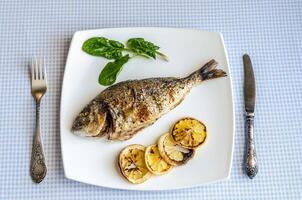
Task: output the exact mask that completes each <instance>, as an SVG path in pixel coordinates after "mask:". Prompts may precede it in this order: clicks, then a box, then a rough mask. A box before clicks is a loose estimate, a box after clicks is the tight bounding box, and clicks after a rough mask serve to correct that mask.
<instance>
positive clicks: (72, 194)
mask: <svg viewBox="0 0 302 200" xmlns="http://www.w3.org/2000/svg"><path fill="white" fill-rule="evenodd" d="M139 26H152V27H179V28H193V29H202V30H210V31H220V32H222V33H223V36H224V40H225V45H226V49H227V51H228V56H229V61H230V67H231V73H232V78H233V90H234V99H235V112H236V135H235V146H234V157H233V166H232V174H231V178H230V180H227V181H223V182H219V183H215V184H210V185H206V186H202V187H196V188H191V189H184V190H176V191H163V192H137V191H123V190H113V189H107V188H100V187H96V186H91V185H86V184H83V183H78V182H75V181H71V180H67V179H65V178H64V174H63V166H62V160H61V152H60V131H59V105H60V92H61V84H62V78H63V72H64V65H65V59H66V55H67V52H68V47H69V44H70V39H71V37H72V34H73V33H74V32H75V31H78V30H83V29H96V28H106V27H139ZM0 44H1V48H0V143H1V145H0V199H1V200H11V199H13V200H19V199H20V200H21V199H22V200H29V199H31V200H33V199H45V200H50V199H55V200H61V199H62V200H63V199H64V200H69V199H70V200H78V199H89V200H95V199H106V200H111V199H123V200H128V199H129V200H130V199H131V200H151V199H173V200H181V199H190V200H197V199H207V200H210V199H215V200H217V199H230V200H235V199H238V200H243V199H257V200H259V199H275V200H277V199H280V200H281V199H282V200H285V199H286V200H291V199H296V200H298V199H302V194H301V193H302V164H301V163H302V161H301V160H302V156H301V154H302V131H301V129H302V59H301V58H302V1H299V0H295V1H294V0H293V1H282V0H280V1H236V0H230V1H220V2H219V1H200V0H187V1H181V0H174V1H172V0H153V1H151V0H124V1H123V0H116V1H113V0H88V1H80V0H79V1H75V0H74V1H72V0H60V1H55V0H53V1H34V0H26V1H21V0H1V2H0ZM244 53H249V54H250V56H251V58H252V61H253V65H254V72H255V74H256V83H257V105H256V118H255V134H256V144H257V153H258V159H259V165H260V169H259V173H258V175H257V177H256V178H255V179H254V180H252V181H251V180H249V179H248V178H247V177H246V176H245V173H244V170H243V165H242V164H243V157H244V146H245V145H244V141H245V137H244V118H243V113H244V107H243V90H242V89H243V87H242V86H243V65H242V55H243V54H244ZM41 55H43V56H45V58H46V63H47V67H48V69H47V71H48V77H49V78H48V82H49V89H48V92H47V94H46V96H45V97H44V99H43V104H42V119H43V121H42V125H41V126H42V136H43V143H44V151H45V154H46V159H47V166H48V174H47V177H46V180H44V182H42V183H41V184H39V185H36V184H34V183H33V182H32V181H31V179H30V176H29V160H30V154H31V144H32V139H33V132H34V122H35V104H34V101H33V98H32V96H31V95H30V82H29V76H28V64H29V61H30V60H31V58H32V57H33V56H41Z"/></svg>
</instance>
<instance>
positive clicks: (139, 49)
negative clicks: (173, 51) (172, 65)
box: [127, 38, 168, 60]
mask: <svg viewBox="0 0 302 200" xmlns="http://www.w3.org/2000/svg"><path fill="white" fill-rule="evenodd" d="M127 47H128V49H129V50H130V51H132V52H134V53H136V54H138V55H141V56H147V57H151V58H154V59H156V54H158V55H159V56H161V57H162V58H163V59H164V60H168V58H167V56H166V55H164V54H163V53H161V52H159V51H158V50H159V46H156V45H155V44H153V43H152V42H149V41H146V40H145V39H144V38H131V39H129V40H128V41H127Z"/></svg>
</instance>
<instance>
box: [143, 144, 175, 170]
mask: <svg viewBox="0 0 302 200" xmlns="http://www.w3.org/2000/svg"><path fill="white" fill-rule="evenodd" d="M145 162H146V166H147V168H148V170H149V171H150V172H151V173H152V174H156V175H161V174H166V173H168V172H169V171H170V170H171V169H172V165H170V164H169V163H167V162H166V161H165V160H164V159H163V157H162V156H161V155H160V154H159V150H158V147H157V145H156V144H154V145H150V146H148V147H147V149H146V152H145Z"/></svg>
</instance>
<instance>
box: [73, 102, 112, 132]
mask: <svg viewBox="0 0 302 200" xmlns="http://www.w3.org/2000/svg"><path fill="white" fill-rule="evenodd" d="M107 126H108V123H107V112H106V111H105V110H104V109H103V107H102V105H97V103H91V104H89V105H87V106H86V107H85V108H84V109H83V110H82V111H81V112H80V113H79V114H78V116H77V117H76V118H75V120H74V122H73V125H72V128H71V130H72V132H73V133H74V134H76V135H81V136H87V137H95V136H101V135H103V134H104V133H105V132H106V127H107Z"/></svg>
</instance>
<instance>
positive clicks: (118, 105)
mask: <svg viewBox="0 0 302 200" xmlns="http://www.w3.org/2000/svg"><path fill="white" fill-rule="evenodd" d="M216 66H217V62H216V61H215V60H210V61H209V62H208V63H206V64H205V65H204V66H203V67H201V68H200V69H199V70H197V71H195V72H193V73H192V74H190V75H189V76H187V77H185V78H174V77H167V78H148V79H143V80H129V81H124V82H120V83H117V84H115V85H113V86H110V87H108V88H106V89H105V90H104V91H102V92H101V93H100V94H99V95H98V96H97V97H96V98H94V99H93V100H92V101H91V102H90V103H89V104H88V105H87V106H86V107H85V108H84V109H83V110H82V111H81V112H80V113H79V114H78V116H77V117H76V119H75V120H74V122H73V125H72V132H73V133H74V134H76V135H82V136H90V137H96V136H103V135H107V136H108V139H109V140H128V139H130V138H132V137H133V136H134V135H135V134H136V133H137V132H138V131H139V130H141V129H143V128H145V127H148V126H150V125H151V124H153V123H154V122H155V121H156V120H157V119H159V118H160V117H161V116H163V115H164V114H166V113H168V112H169V111H170V110H172V109H173V108H175V107H176V106H177V105H178V104H180V103H181V102H182V101H183V99H184V98H185V96H186V94H188V93H189V91H190V90H191V88H192V87H193V86H195V85H198V84H199V83H201V82H202V81H205V80H210V79H214V78H219V77H224V76H226V73H225V72H224V71H223V70H220V69H215V68H216Z"/></svg>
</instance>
